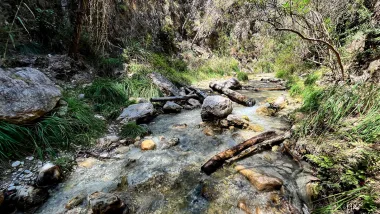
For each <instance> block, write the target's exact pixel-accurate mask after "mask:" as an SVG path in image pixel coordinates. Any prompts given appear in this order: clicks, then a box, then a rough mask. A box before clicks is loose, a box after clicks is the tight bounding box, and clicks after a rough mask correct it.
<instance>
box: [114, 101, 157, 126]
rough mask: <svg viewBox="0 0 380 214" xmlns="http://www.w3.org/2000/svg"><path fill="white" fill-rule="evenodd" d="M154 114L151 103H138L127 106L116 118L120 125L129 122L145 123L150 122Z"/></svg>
mask: <svg viewBox="0 0 380 214" xmlns="http://www.w3.org/2000/svg"><path fill="white" fill-rule="evenodd" d="M155 114H156V111H155V109H154V106H153V104H152V103H139V104H133V105H130V106H128V107H127V108H125V109H124V110H123V112H122V113H121V115H120V116H119V117H118V118H117V120H118V121H121V122H122V123H128V122H130V121H136V122H138V123H140V122H147V121H149V120H151V119H152V118H153V117H154V116H155Z"/></svg>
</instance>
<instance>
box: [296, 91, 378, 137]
mask: <svg viewBox="0 0 380 214" xmlns="http://www.w3.org/2000/svg"><path fill="white" fill-rule="evenodd" d="M310 96H311V98H310V100H313V101H310V100H309V101H308V102H306V104H307V105H310V106H305V103H304V108H305V109H306V112H308V113H309V116H308V117H307V118H306V119H305V120H304V123H303V124H302V127H301V133H302V135H307V134H313V135H320V134H323V133H326V132H331V131H337V130H338V129H339V128H341V126H342V123H341V122H342V120H343V119H344V118H346V117H348V116H350V117H358V118H359V120H360V122H359V125H357V126H355V127H352V128H351V130H350V131H346V134H348V133H351V134H348V135H352V136H353V137H355V138H358V139H356V140H360V139H361V140H363V141H366V142H376V140H379V135H380V132H379V131H380V129H379V128H378V126H377V125H378V124H379V122H378V120H376V119H378V118H379V117H378V114H379V113H380V110H379V109H380V107H379V103H380V88H378V87H377V86H374V85H371V86H367V85H356V86H331V87H329V88H326V89H324V90H323V91H322V90H319V91H317V92H313V93H312V94H311V95H310ZM311 106H312V107H311ZM306 107H307V108H306Z"/></svg>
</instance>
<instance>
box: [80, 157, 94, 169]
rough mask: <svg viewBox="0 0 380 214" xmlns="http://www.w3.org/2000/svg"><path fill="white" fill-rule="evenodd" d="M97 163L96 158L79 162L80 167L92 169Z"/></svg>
mask: <svg viewBox="0 0 380 214" xmlns="http://www.w3.org/2000/svg"><path fill="white" fill-rule="evenodd" d="M96 162H97V160H96V159H95V158H93V157H90V158H86V159H84V160H82V161H78V166H79V167H84V168H87V169H90V168H92V167H93V166H94V165H95V164H96Z"/></svg>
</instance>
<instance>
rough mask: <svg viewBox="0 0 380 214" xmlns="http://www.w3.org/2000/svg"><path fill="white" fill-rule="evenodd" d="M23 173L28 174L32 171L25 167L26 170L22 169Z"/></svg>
mask: <svg viewBox="0 0 380 214" xmlns="http://www.w3.org/2000/svg"><path fill="white" fill-rule="evenodd" d="M24 173H25V174H29V173H32V172H31V171H30V170H27V169H26V170H24Z"/></svg>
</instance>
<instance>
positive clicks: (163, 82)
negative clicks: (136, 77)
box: [148, 72, 180, 96]
mask: <svg viewBox="0 0 380 214" xmlns="http://www.w3.org/2000/svg"><path fill="white" fill-rule="evenodd" d="M148 77H149V78H150V79H151V80H152V82H153V84H155V85H156V86H157V87H158V88H160V90H161V91H162V93H164V94H165V95H168V96H170V95H173V96H179V95H180V90H179V89H178V88H177V86H175V85H174V84H173V83H172V82H170V81H169V80H168V79H167V78H166V77H164V76H163V75H161V74H159V73H156V72H154V73H150V74H149V75H148Z"/></svg>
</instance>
